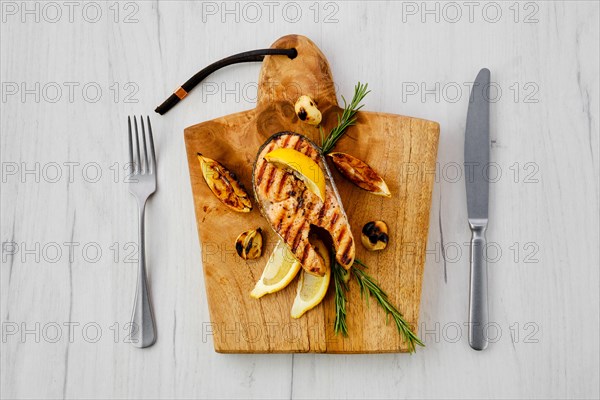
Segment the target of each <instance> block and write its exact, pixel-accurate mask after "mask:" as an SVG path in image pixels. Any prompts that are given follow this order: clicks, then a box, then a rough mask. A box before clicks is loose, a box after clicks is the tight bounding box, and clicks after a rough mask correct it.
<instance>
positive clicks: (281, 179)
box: [273, 171, 288, 199]
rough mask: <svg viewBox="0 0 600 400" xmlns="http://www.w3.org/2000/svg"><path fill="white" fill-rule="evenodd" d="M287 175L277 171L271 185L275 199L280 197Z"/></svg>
mask: <svg viewBox="0 0 600 400" xmlns="http://www.w3.org/2000/svg"><path fill="white" fill-rule="evenodd" d="M287 175H288V174H287V173H285V172H283V171H277V172H276V173H275V184H274V185H273V193H274V195H275V198H277V199H279V198H280V197H281V190H282V189H283V187H284V186H285V181H286V180H287Z"/></svg>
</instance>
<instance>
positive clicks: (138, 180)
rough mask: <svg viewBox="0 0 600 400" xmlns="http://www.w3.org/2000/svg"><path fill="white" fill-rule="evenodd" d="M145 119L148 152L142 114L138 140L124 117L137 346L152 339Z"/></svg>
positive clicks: (150, 163)
mask: <svg viewBox="0 0 600 400" xmlns="http://www.w3.org/2000/svg"><path fill="white" fill-rule="evenodd" d="M146 118H147V121H148V143H149V145H150V152H149V153H148V148H147V146H146V129H145V127H144V119H143V117H142V116H140V122H141V125H142V132H141V143H140V133H139V132H138V124H137V120H136V118H135V116H134V117H133V126H134V129H135V135H134V133H133V132H132V129H131V117H127V123H128V125H129V162H130V165H131V179H130V180H129V192H130V193H131V194H132V195H133V196H134V197H135V198H136V200H137V203H138V210H139V232H140V236H139V238H140V243H139V249H140V251H139V264H138V266H139V268H138V279H137V288H136V292H135V300H134V303H133V313H132V316H131V327H130V335H131V336H130V337H131V343H132V344H133V345H134V346H136V347H140V348H143V347H149V346H152V345H153V344H154V342H155V341H156V327H155V323H154V313H153V312H152V303H151V302H150V294H149V292H148V282H147V278H146V253H145V245H144V212H145V209H146V200H148V198H149V197H150V196H151V195H152V194H153V193H154V192H155V191H156V156H155V154H154V139H153V138H152V126H151V125H150V117H146ZM134 137H135V139H134ZM148 157H150V158H148Z"/></svg>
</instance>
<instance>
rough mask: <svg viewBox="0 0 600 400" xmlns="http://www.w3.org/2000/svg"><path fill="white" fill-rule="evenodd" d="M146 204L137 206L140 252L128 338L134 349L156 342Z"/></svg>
mask: <svg viewBox="0 0 600 400" xmlns="http://www.w3.org/2000/svg"><path fill="white" fill-rule="evenodd" d="M145 209H146V203H145V202H144V203H141V202H140V204H139V211H140V218H139V228H140V244H139V246H140V251H139V263H138V267H139V268H138V279H137V288H136V291H135V300H134V303H133V313H132V316H131V326H130V331H129V332H130V337H131V343H132V344H133V345H134V346H135V347H139V348H144V347H149V346H152V345H153V344H154V342H155V341H156V326H155V323H154V313H153V312H152V303H151V302H150V293H149V291H148V281H147V278H146V251H145V248H146V246H145V235H144V215H145Z"/></svg>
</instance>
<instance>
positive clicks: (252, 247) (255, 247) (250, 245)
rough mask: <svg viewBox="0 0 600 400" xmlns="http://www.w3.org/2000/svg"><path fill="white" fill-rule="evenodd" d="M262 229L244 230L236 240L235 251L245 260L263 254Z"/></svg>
mask: <svg viewBox="0 0 600 400" xmlns="http://www.w3.org/2000/svg"><path fill="white" fill-rule="evenodd" d="M262 243H263V240H262V229H260V228H256V229H250V230H249V231H246V232H242V233H240V235H239V236H238V237H237V239H236V240H235V251H237V253H238V256H240V257H242V258H243V259H244V260H254V259H255V258H258V257H260V256H261V254H262Z"/></svg>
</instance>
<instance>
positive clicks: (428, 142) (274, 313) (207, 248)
mask: <svg viewBox="0 0 600 400" xmlns="http://www.w3.org/2000/svg"><path fill="white" fill-rule="evenodd" d="M272 47H273V48H290V47H294V48H296V49H297V51H298V56H297V57H296V58H295V59H293V60H292V59H289V58H288V57H286V56H267V57H266V58H265V60H264V62H263V65H262V69H261V72H260V77H259V83H258V100H257V105H256V108H255V109H253V110H249V111H244V112H241V113H237V114H232V115H228V116H226V117H223V118H218V119H215V120H212V121H208V122H203V123H200V124H198V125H194V126H191V127H188V128H186V129H185V143H186V148H187V156H188V164H189V168H190V179H191V183H192V190H193V194H194V204H195V209H196V218H197V223H198V234H199V237H200V243H201V248H202V267H203V270H204V279H205V284H206V293H207V298H208V306H209V310H210V318H211V322H210V323H208V322H207V323H205V324H203V328H202V330H203V332H202V335H203V337H211V336H212V338H213V340H214V346H215V350H216V351H218V352H224V353H287V352H327V353H380V352H401V351H406V350H407V346H406V345H405V344H404V343H403V342H402V340H401V339H400V336H399V335H398V332H397V329H396V327H395V325H394V324H393V322H391V323H390V324H386V317H385V313H384V312H383V311H382V309H381V308H380V307H379V306H378V305H377V304H376V303H375V301H373V300H372V301H371V305H370V306H367V305H366V304H365V301H364V300H363V299H361V297H360V292H359V288H358V286H357V284H356V282H355V281H351V283H350V292H349V294H348V304H347V312H348V316H347V322H348V330H349V332H350V335H349V337H347V338H344V337H342V336H341V335H338V336H336V335H335V334H334V332H333V322H334V319H335V309H334V296H333V287H330V290H329V292H328V294H327V296H326V297H325V299H324V301H323V302H322V303H321V304H320V305H318V306H317V307H316V308H314V309H313V310H311V311H309V312H308V313H306V314H305V315H304V316H303V317H302V318H300V319H297V320H295V319H292V318H291V317H290V309H291V307H292V303H293V299H294V297H295V294H296V281H293V282H292V283H291V284H290V285H289V286H288V287H287V288H285V289H284V290H282V291H280V292H278V293H274V294H271V295H267V296H264V297H263V298H261V299H259V300H256V299H253V298H251V297H250V291H251V290H252V288H253V287H254V284H255V282H256V281H257V280H258V278H259V277H260V275H261V272H262V269H263V267H264V265H265V263H266V261H267V259H268V257H269V255H270V253H271V251H272V249H273V248H274V247H275V244H276V243H277V241H278V237H277V235H276V234H275V233H274V232H273V231H272V230H271V229H270V227H269V225H268V223H267V222H266V220H265V219H264V218H263V217H262V216H261V215H260V212H259V210H258V206H256V204H255V205H254V208H253V210H252V212H251V213H236V212H234V211H231V210H230V209H228V208H227V207H225V206H224V205H223V204H221V203H220V202H219V200H217V198H216V197H215V196H214V195H213V194H212V193H211V191H210V189H209V188H208V186H207V185H206V183H205V182H204V179H203V178H202V173H201V170H200V163H199V162H198V159H197V157H196V153H197V152H201V153H202V154H204V155H205V156H207V157H210V158H213V159H215V160H218V161H219V162H221V163H222V164H224V165H225V166H226V167H227V168H229V169H230V170H231V171H233V172H235V173H236V174H237V175H238V176H239V177H240V180H241V181H242V183H243V184H244V185H245V186H246V188H247V189H248V190H250V191H251V190H252V183H251V176H252V163H253V162H254V160H255V158H256V153H257V151H258V148H259V147H260V145H261V144H262V143H263V142H264V141H265V140H266V139H267V138H268V137H270V136H271V135H272V134H274V133H277V132H281V131H294V132H298V133H301V134H304V135H306V136H308V137H309V138H311V139H313V140H314V141H315V142H317V143H318V142H319V141H318V138H319V131H318V129H316V128H315V127H312V126H310V125H307V124H305V123H304V122H302V121H300V120H299V119H298V118H297V117H296V115H295V113H294V103H295V101H296V99H297V98H298V97H299V96H300V95H301V94H307V95H309V96H311V97H312V98H313V99H314V100H316V101H317V103H318V106H319V109H320V110H321V112H322V114H323V125H324V128H325V131H326V132H329V131H330V130H331V128H332V127H333V126H335V124H336V122H337V117H336V116H337V115H338V114H341V111H342V110H341V109H340V108H339V107H338V102H337V99H336V93H335V88H334V82H333V78H332V76H331V71H330V68H329V64H328V62H327V60H326V58H325V56H324V55H323V54H322V53H321V51H320V50H319V49H318V48H317V47H316V46H315V44H314V43H313V42H311V41H310V40H309V39H308V38H306V37H303V36H297V35H290V36H285V37H282V38H280V39H279V40H277V41H276V42H275V43H274V44H273V46H272ZM368 96H377V93H371V94H369V95H368ZM345 97H346V99H347V100H350V98H351V97H352V93H345ZM438 136H439V124H437V123H436V122H431V121H426V120H422V119H417V118H411V117H405V116H400V115H393V114H384V113H376V112H368V111H364V112H363V111H361V112H359V113H358V121H357V124H356V125H355V126H353V127H351V128H349V129H348V131H347V134H346V136H345V137H344V138H343V139H341V140H340V141H339V142H338V145H337V146H336V151H344V152H348V153H350V154H352V155H354V156H356V157H358V158H360V159H361V160H363V161H365V162H367V163H368V164H370V165H371V166H372V167H373V168H374V169H375V170H376V171H378V172H379V173H380V174H381V175H382V176H383V177H384V179H385V181H386V182H387V184H388V186H389V188H390V190H391V192H392V198H383V197H380V196H375V195H372V194H369V193H367V192H365V191H363V190H361V189H359V188H357V187H356V186H354V185H353V184H351V183H349V182H348V181H346V180H345V179H344V178H343V177H342V176H341V175H340V174H339V173H337V171H335V168H331V169H332V173H333V174H334V179H335V182H336V184H337V187H338V189H339V192H340V196H341V198H342V200H343V203H344V207H345V209H346V213H347V214H348V217H349V219H350V223H351V225H352V233H353V235H354V237H355V239H356V256H357V258H358V259H360V260H361V261H363V262H364V263H366V264H367V265H368V266H369V270H368V272H369V274H371V275H372V276H373V277H375V278H376V279H377V280H378V281H379V283H380V284H381V286H382V287H383V288H384V289H385V290H386V291H387V293H388V294H389V297H390V298H391V300H392V302H393V303H394V304H396V305H397V307H398V309H399V310H400V311H401V312H402V313H403V314H404V316H405V318H406V319H407V321H409V322H410V323H411V324H412V325H413V326H415V328H416V326H417V323H418V317H419V302H420V297H421V281H422V277H423V267H424V263H425V250H426V244H427V230H428V227H429V209H430V206H431V192H432V187H433V180H434V171H435V161H436V153H437V146H438ZM253 200H254V199H253ZM379 219H381V220H383V221H385V222H386V223H387V224H388V226H389V230H390V241H389V245H388V247H387V249H385V250H384V251H381V252H376V253H373V252H368V251H366V249H365V248H364V247H363V246H362V244H361V243H360V232H361V229H362V227H363V225H364V224H365V223H367V222H369V221H372V220H379ZM257 227H261V228H262V229H263V238H264V239H265V245H264V248H263V256H262V257H261V258H259V259H257V260H253V261H244V260H242V259H241V258H240V257H238V255H237V254H236V251H235V245H234V243H235V239H236V237H237V236H238V234H240V233H241V232H243V231H245V230H248V229H251V228H257ZM199 301H204V299H199Z"/></svg>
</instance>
